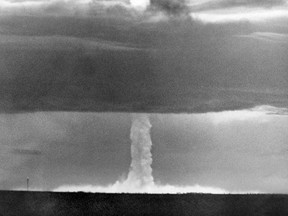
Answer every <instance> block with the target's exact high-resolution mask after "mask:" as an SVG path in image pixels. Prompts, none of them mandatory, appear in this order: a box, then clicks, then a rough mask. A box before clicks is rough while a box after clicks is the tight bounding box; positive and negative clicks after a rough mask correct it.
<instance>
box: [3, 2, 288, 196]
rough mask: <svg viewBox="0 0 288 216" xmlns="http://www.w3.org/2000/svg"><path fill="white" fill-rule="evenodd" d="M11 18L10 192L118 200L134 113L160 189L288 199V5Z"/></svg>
mask: <svg viewBox="0 0 288 216" xmlns="http://www.w3.org/2000/svg"><path fill="white" fill-rule="evenodd" d="M0 14H1V15H0V134H1V135H0V149H1V150H0V161H1V165H0V174H1V175H0V176H1V177H0V189H19V188H20V189H21V188H22V189H23V187H25V184H26V178H27V177H29V179H30V183H31V187H32V188H34V189H37V190H68V189H69V188H70V189H71V188H73V187H74V188H76V189H77V188H78V189H84V188H86V190H90V191H109V190H112V191H115V190H116V189H115V187H117V183H118V184H120V183H121V182H123V181H124V180H125V179H126V178H127V175H128V173H129V167H130V163H131V150H130V147H131V139H130V129H131V122H133V120H132V119H133V118H132V117H131V115H132V113H150V117H149V119H150V122H151V125H152V128H151V141H152V143H153V144H152V149H151V153H152V159H153V162H152V165H151V166H152V174H153V177H154V181H155V183H156V184H157V185H158V186H159V185H162V186H163V187H162V189H163V191H167V190H169V191H174V192H175V191H177V190H178V191H182V192H183V191H184V192H185V191H199V192H201V191H208V192H213V191H214V192H269V193H281V192H285V193H287V184H288V173H287V172H286V170H287V168H286V167H287V165H288V163H287V159H286V158H287V141H286V140H287V138H288V137H287V132H286V131H287V126H288V122H287V105H288V97H287V93H288V73H287V71H288V63H287V59H286V56H288V25H287V23H288V15H287V14H288V2H287V1H286V0H274V1H272V0H261V1H260V0H253V1H251V0H237V1H236V0H234V1H232V0H213V1H212V0H198V1H197V0H151V1H148V0H137V1H136V0H132V1H129V0H73V1H72V0H37V1H36V0H29V1H27V0H0ZM115 182H116V183H115ZM119 182H120V183H119ZM164 186H166V188H165V187H164ZM175 187H177V189H176V188H175ZM162 189H161V188H156V189H155V190H159V191H161V190H162ZM155 190H154V189H153V191H154V192H155Z"/></svg>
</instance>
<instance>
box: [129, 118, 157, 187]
mask: <svg viewBox="0 0 288 216" xmlns="http://www.w3.org/2000/svg"><path fill="white" fill-rule="evenodd" d="M151 127H152V125H151V123H150V120H149V115H148V114H133V116H132V126H131V132H130V139H131V159H132V160H131V166H130V171H129V174H128V178H127V180H126V182H127V183H130V184H133V185H135V186H136V187H137V188H138V187H140V188H141V187H145V186H148V185H152V184H153V183H154V181H153V176H152V168H151V164H152V154H151V147H152V141H151V136H150V128H151Z"/></svg>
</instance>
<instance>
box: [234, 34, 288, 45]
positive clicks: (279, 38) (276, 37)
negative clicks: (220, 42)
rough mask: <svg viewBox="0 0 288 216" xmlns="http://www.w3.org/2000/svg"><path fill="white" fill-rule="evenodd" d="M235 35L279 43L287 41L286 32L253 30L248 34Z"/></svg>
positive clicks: (287, 35)
mask: <svg viewBox="0 0 288 216" xmlns="http://www.w3.org/2000/svg"><path fill="white" fill-rule="evenodd" d="M236 37H243V38H252V39H256V40H261V41H266V42H271V43H280V44H283V43H284V44H287V43H288V34H281V33H274V32H253V33H251V34H248V35H237V36H236Z"/></svg>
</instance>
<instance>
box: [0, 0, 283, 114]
mask: <svg viewBox="0 0 288 216" xmlns="http://www.w3.org/2000/svg"><path fill="white" fill-rule="evenodd" d="M173 2H174V1H159V2H158V1H157V3H156V1H155V2H152V5H155V7H156V6H157V8H162V9H163V10H168V11H170V12H169V13H171V14H177V13H180V12H182V11H185V5H184V1H183V2H182V1H179V2H178V3H175V2H174V3H173ZM96 3H97V2H96ZM67 4H68V5H69V3H67ZM71 4H72V3H71ZM125 4H126V3H125ZM182 5H183V6H182ZM94 6H95V5H94ZM94 6H93V7H94ZM95 7H96V6H95ZM123 7H126V6H123ZM96 8H98V6H97V7H96ZM182 8H183V10H182ZM98 9H99V8H98ZM110 9H111V8H110ZM162 9H161V10H162ZM99 10H100V9H99ZM101 10H102V9H101ZM127 10H128V9H127ZM93 11H95V10H93ZM108 11H109V10H108ZM129 11H132V9H131V10H130V9H129ZM53 13H54V12H53ZM53 13H52V14H53ZM55 13H56V12H55ZM57 13H58V12H57ZM135 13H138V12H135ZM145 13H147V14H146V15H143V16H137V17H133V16H130V15H131V14H130V15H125V13H121V15H117V16H114V15H113V16H112V15H111V16H108V15H109V14H114V13H108V12H107V11H106V12H105V13H104V14H103V13H96V14H94V15H93V16H92V15H91V14H90V15H89V16H79V15H77V13H76V14H74V15H71V14H70V15H69V13H68V14H66V15H65V16H23V14H22V15H15V14H14V15H9V16H8V15H5V16H4V15H3V16H2V17H1V20H0V32H1V39H0V67H1V74H0V84H1V85H0V111H1V112H32V111H39V110H46V111H63V110H65V111H95V112H102V111H123V112H170V113H173V112H207V111H220V110H233V109H242V108H247V107H253V106H256V105H262V104H267V105H273V106H280V107H287V104H288V99H287V91H288V89H287V86H288V76H287V68H288V63H287V61H286V58H285V57H286V56H287V54H288V46H287V45H286V44H285V43H270V42H269V41H264V40H255V39H254V38H252V37H251V35H252V36H253V35H255V34H253V33H254V32H261V31H263V32H268V31H269V30H270V29H269V27H263V26H261V27H260V26H257V25H256V24H251V23H249V22H237V23H233V24H231V23H230V24H217V25H215V24H207V25H204V24H202V23H201V22H198V21H195V20H192V19H190V18H189V17H188V16H185V17H182V16H176V17H173V18H171V17H170V18H166V19H162V20H161V19H160V18H159V17H158V18H157V15H155V14H153V13H152V14H150V12H145ZM145 13H144V14H145ZM128 17H129V18H128ZM157 19H159V20H157ZM273 31H274V32H273V33H279V34H280V32H281V34H286V33H285V32H283V29H282V28H280V27H279V29H276V30H275V29H273ZM278 31H280V32H278ZM243 35H247V36H248V37H243ZM257 35H260V34H259V33H257ZM262 35H263V34H262ZM269 35H275V34H269ZM261 37H262V36H261Z"/></svg>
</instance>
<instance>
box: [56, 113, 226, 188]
mask: <svg viewBox="0 0 288 216" xmlns="http://www.w3.org/2000/svg"><path fill="white" fill-rule="evenodd" d="M151 127H152V125H151V123H150V119H149V114H144V113H137V114H132V125H131V130H130V139H131V165H130V170H129V173H128V176H127V178H126V179H124V180H119V181H117V182H116V183H115V184H113V185H108V186H106V187H101V186H92V185H83V186H72V185H67V186H66V185H63V186H61V187H59V188H56V189H55V191H86V192H105V193H187V192H202V193H203V192H204V193H205V192H206V193H227V191H225V190H223V189H221V188H213V187H203V186H199V185H195V186H184V187H179V186H172V185H161V184H155V183H154V179H153V175H152V167H151V165H152V153H151V148H152V140H151V135H150V129H151Z"/></svg>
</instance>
